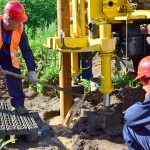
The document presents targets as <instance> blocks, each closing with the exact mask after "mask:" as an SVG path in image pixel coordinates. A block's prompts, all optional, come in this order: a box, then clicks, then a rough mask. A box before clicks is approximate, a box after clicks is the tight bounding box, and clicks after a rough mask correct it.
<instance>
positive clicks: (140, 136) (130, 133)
mask: <svg viewBox="0 0 150 150" xmlns="http://www.w3.org/2000/svg"><path fill="white" fill-rule="evenodd" d="M123 138H124V142H125V144H126V145H127V147H128V149H129V150H150V131H148V130H147V129H146V128H145V127H140V128H138V129H134V130H133V129H131V128H129V127H127V126H124V128H123Z"/></svg>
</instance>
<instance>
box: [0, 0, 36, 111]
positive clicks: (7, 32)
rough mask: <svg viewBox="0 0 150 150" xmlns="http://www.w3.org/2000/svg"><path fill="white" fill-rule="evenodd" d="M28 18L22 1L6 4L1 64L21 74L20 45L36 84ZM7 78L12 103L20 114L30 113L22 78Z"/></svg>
mask: <svg viewBox="0 0 150 150" xmlns="http://www.w3.org/2000/svg"><path fill="white" fill-rule="evenodd" d="M27 20H28V17H27V15H26V13H25V9H24V7H23V5H22V4H21V3H20V2H18V1H9V2H8V3H7V4H6V6H5V8H4V14H3V15H1V16H0V66H1V68H2V69H4V70H8V71H11V72H14V73H18V74H21V71H20V68H19V62H18V60H17V53H18V47H19V48H20V50H21V52H22V56H23V58H24V60H25V62H26V65H27V69H28V78H29V82H30V83H32V84H36V83H37V75H36V72H35V66H36V65H35V62H34V57H33V54H32V50H31V48H30V46H29V43H28V37H27V35H26V33H25V29H24V26H23V22H26V21H27ZM5 78H6V82H7V88H8V92H9V94H10V96H11V97H12V98H11V105H12V106H13V107H14V108H15V110H16V111H17V112H18V113H19V114H28V110H27V108H25V107H24V100H25V94H24V92H23V87H22V82H21V79H19V78H16V77H13V76H10V75H5Z"/></svg>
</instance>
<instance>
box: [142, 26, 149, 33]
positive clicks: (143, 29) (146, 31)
mask: <svg viewBox="0 0 150 150" xmlns="http://www.w3.org/2000/svg"><path fill="white" fill-rule="evenodd" d="M148 26H149V25H148V24H142V25H140V30H141V33H142V34H148V30H147V27H148Z"/></svg>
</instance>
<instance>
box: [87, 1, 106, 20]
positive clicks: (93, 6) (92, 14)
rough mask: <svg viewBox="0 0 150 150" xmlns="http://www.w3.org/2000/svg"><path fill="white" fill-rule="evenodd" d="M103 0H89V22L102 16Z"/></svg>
mask: <svg viewBox="0 0 150 150" xmlns="http://www.w3.org/2000/svg"><path fill="white" fill-rule="evenodd" d="M102 4H103V3H102V0H88V22H90V20H91V19H92V18H94V19H96V18H99V17H102V10H103V5H102Z"/></svg>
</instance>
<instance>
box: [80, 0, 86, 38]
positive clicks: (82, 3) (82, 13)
mask: <svg viewBox="0 0 150 150" xmlns="http://www.w3.org/2000/svg"><path fill="white" fill-rule="evenodd" d="M80 28H81V37H84V36H85V35H86V32H85V0H80Z"/></svg>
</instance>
